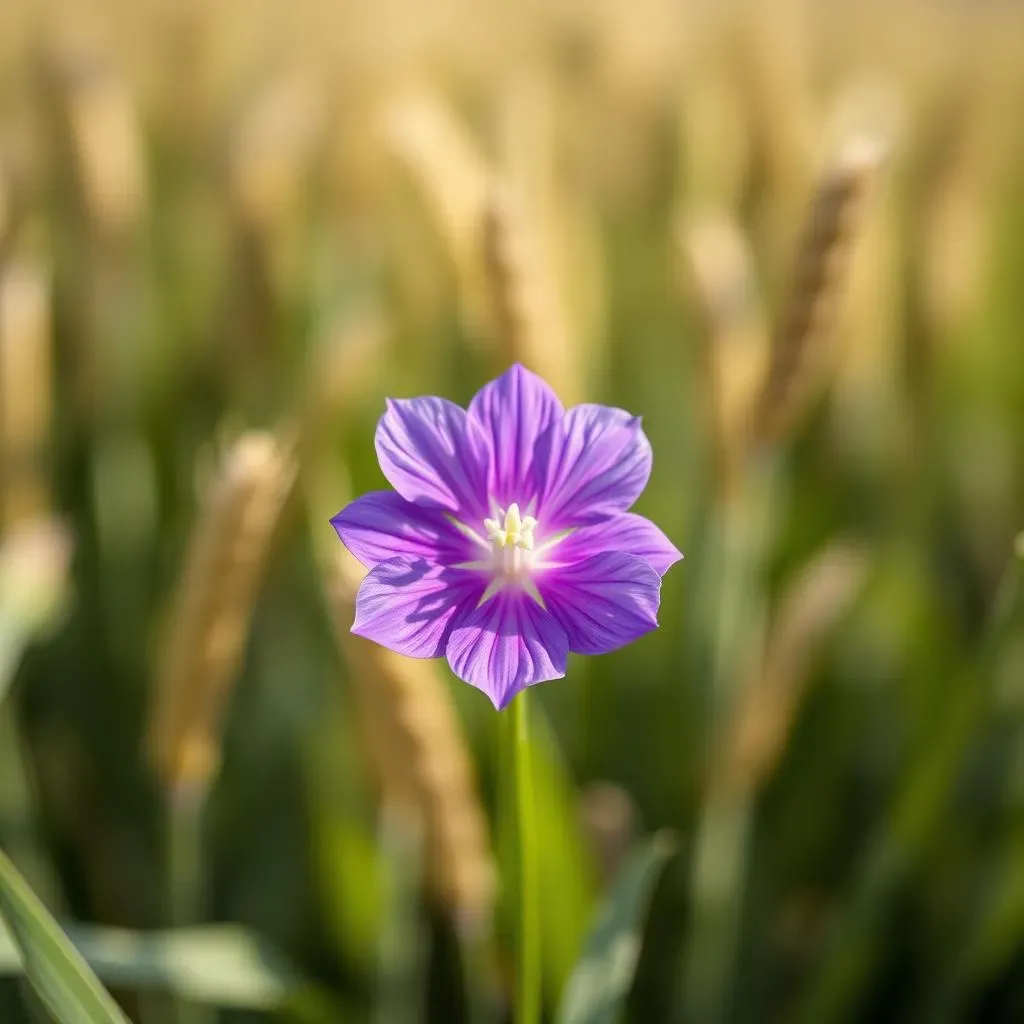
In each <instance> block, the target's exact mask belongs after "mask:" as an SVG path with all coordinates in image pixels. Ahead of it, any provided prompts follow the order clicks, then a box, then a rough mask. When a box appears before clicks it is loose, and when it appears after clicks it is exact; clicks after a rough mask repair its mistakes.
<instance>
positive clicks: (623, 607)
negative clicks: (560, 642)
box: [537, 551, 661, 654]
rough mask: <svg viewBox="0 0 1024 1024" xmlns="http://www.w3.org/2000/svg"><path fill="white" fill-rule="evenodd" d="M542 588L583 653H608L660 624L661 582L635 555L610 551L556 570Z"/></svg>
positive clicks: (573, 643)
mask: <svg viewBox="0 0 1024 1024" xmlns="http://www.w3.org/2000/svg"><path fill="white" fill-rule="evenodd" d="M537 585H538V587H539V588H540V592H541V595H542V596H543V598H544V603H545V604H546V605H547V607H548V609H549V611H550V612H551V614H552V615H553V616H554V617H555V618H556V619H557V620H558V621H559V622H560V623H561V625H562V628H563V629H564V630H565V631H566V633H567V634H568V636H569V649H570V650H572V651H576V652H577V653H578V654H607V653H608V652H609V651H614V650H616V649H617V648H619V647H623V646H625V645H626V644H628V643H632V641H634V640H636V639H637V638H639V637H641V636H643V635H644V634H645V633H649V632H650V631H651V630H652V629H654V628H656V627H657V625H658V604H659V602H660V600H661V577H660V576H659V575H658V574H657V573H656V572H655V571H654V569H652V568H651V566H650V565H649V564H648V563H647V562H645V561H643V560H642V559H640V558H637V557H636V556H635V555H627V554H624V553H623V552H621V551H608V552H605V553H604V554H601V555H595V556H594V557H593V558H588V559H587V560H586V561H584V562H578V563H576V564H575V565H571V566H563V567H561V568H558V569H551V570H549V571H548V572H546V573H544V574H543V576H540V577H538V580H537Z"/></svg>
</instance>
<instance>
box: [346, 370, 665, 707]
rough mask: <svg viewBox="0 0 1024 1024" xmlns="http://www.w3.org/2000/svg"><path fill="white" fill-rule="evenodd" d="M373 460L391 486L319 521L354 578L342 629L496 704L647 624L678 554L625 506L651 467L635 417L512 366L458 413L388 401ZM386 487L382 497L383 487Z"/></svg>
mask: <svg viewBox="0 0 1024 1024" xmlns="http://www.w3.org/2000/svg"><path fill="white" fill-rule="evenodd" d="M376 447H377V457H378V459H379V461H380V466H381V469H382V470H383V471H384V475H385V476H386V477H387V479H388V481H389V482H390V483H391V484H392V485H393V486H394V488H395V491H377V492H374V493H371V494H367V495H364V496H363V497H361V498H358V499H356V500H355V501H353V502H352V503H351V504H350V505H348V506H347V507H346V508H345V509H343V510H342V511H341V512H339V513H338V514H337V515H336V516H335V517H334V518H333V519H332V520H331V522H332V523H333V524H334V528H335V529H336V530H337V531H338V535H339V536H340V537H341V539H342V541H343V542H344V544H345V546H346V547H347V548H348V549H349V550H350V551H351V552H352V553H353V554H354V555H355V556H356V557H357V558H358V559H359V560H360V561H361V562H362V563H363V564H364V565H365V566H367V568H369V570H370V572H369V573H368V575H367V576H366V578H365V579H364V581H363V583H362V586H361V587H360V588H359V594H358V597H357V601H356V618H355V623H354V624H353V626H352V631H353V632H354V633H357V634H359V635H360V636H364V637H367V638H369V639H370V640H374V641H376V642H377V643H379V644H383V645H384V646H386V647H390V648H391V649H392V650H395V651H398V652H399V653H401V654H406V655H409V656H411V657H414V658H436V657H440V656H442V655H446V656H447V658H448V663H449V664H450V665H451V667H452V670H453V671H454V672H455V674H456V675H457V676H459V678H460V679H463V680H465V681H466V682H467V683H470V684H471V685H473V686H475V687H477V688H478V689H480V690H483V692H484V693H486V694H487V696H488V697H490V699H491V701H492V702H493V703H494V705H495V707H497V708H498V709H499V710H500V709H501V708H503V707H505V706H506V705H507V704H508V702H509V701H510V700H511V699H512V698H513V697H514V696H515V695H516V694H517V693H518V692H519V691H520V690H522V689H524V688H525V687H527V686H531V685H533V684H534V683H540V682H543V681H544V680H547V679H558V678H560V677H562V676H563V675H565V665H566V658H567V656H568V653H569V651H575V652H577V653H579V654H603V653H606V652H608V651H612V650H615V649H616V648H618V647H622V646H623V645H625V644H627V643H630V642H631V641H633V640H635V639H637V638H638V637H640V636H642V635H643V634H644V633H647V632H649V631H650V630H652V629H654V628H655V627H656V626H657V624H658V621H657V612H658V604H659V601H660V597H661V577H662V576H663V575H664V573H665V572H666V571H667V570H668V568H669V566H671V565H672V564H673V563H674V562H676V561H678V560H679V559H680V558H682V555H681V554H680V553H679V551H678V550H677V549H676V547H675V545H673V544H672V543H671V541H669V540H668V538H667V537H666V536H665V535H664V534H663V533H662V532H661V530H659V529H658V527H656V526H655V525H654V524H653V523H651V522H649V521H648V520H647V519H644V518H643V517H641V516H638V515H635V514H633V513H631V512H628V511H627V509H629V507H630V506H631V505H632V504H633V502H634V501H636V499H637V498H638V497H639V495H640V493H641V491H642V490H643V489H644V486H645V485H646V483H647V480H648V477H649V476H650V473H651V446H650V444H649V443H648V441H647V438H646V437H645V436H644V433H643V431H642V430H641V428H640V420H639V418H638V417H634V416H631V415H629V414H628V413H626V412H623V411H622V410H621V409H613V408H609V407H607V406H603V405H579V406H576V407H575V408H573V409H570V410H568V411H566V410H565V409H563V407H562V404H561V403H560V402H559V400H558V398H557V397H556V396H555V394H554V392H553V391H552V390H551V389H550V388H549V387H548V386H547V384H545V383H544V381H542V380H541V379H540V378H539V377H537V376H536V375H535V374H533V373H530V372H529V371H528V370H525V369H524V368H523V367H521V366H518V365H517V366H513V367H512V368H511V369H510V370H508V371H507V372H506V373H504V374H503V375H502V376H501V377H499V378H498V379H497V380H495V381H492V382H491V383H490V384H488V385H486V387H484V388H483V390H481V391H480V392H479V394H477V396H476V397H475V398H474V399H473V401H472V402H471V403H470V405H469V409H468V411H467V410H464V409H462V408H460V407H459V406H457V405H455V404H453V403H452V402H449V401H446V400H445V399H443V398H413V399H408V400H393V401H389V402H388V404H387V411H386V412H385V413H384V415H383V417H382V418H381V420H380V423H379V425H378V427H377V438H376ZM396 492H397V493H396Z"/></svg>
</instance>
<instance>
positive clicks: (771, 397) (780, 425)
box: [753, 137, 884, 444]
mask: <svg viewBox="0 0 1024 1024" xmlns="http://www.w3.org/2000/svg"><path fill="white" fill-rule="evenodd" d="M883 155H884V148H883V147H882V146H881V145H880V144H879V143H878V142H877V141H876V140H874V139H871V138H868V137H858V138H855V139H853V140H851V141H850V142H848V143H847V145H846V146H845V147H844V148H843V150H842V152H841V154H840V156H839V159H838V160H837V161H836V162H835V164H834V165H833V166H832V167H830V168H829V169H828V171H827V172H826V173H825V174H824V176H823V177H822V179H821V181H820V182H819V184H818V187H817V189H816V190H815V194H814V197H813V200H812V203H811V209H810V213H809V216H808V219H807V223H806V226H805V229H804V233H803V236H802V238H801V240H800V242H799V244H798V247H797V253H796V259H795V262H794V268H793V273H792V277H791V281H790V285H789V289H788V294H787V297H786V299H785V301H784V303H783V306H782V311H781V314H780V315H779V318H778V321H777V327H776V330H775V331H774V332H773V335H772V342H771V354H770V361H769V366H768V372H767V374H766V376H765V378H764V381H763V385H762V388H761V391H760V394H759V396H758V399H757V402H756V406H755V408H754V425H753V435H754V440H755V441H756V442H759V443H762V444H772V443H776V442H778V441H780V440H781V439H783V438H784V437H785V436H787V435H788V434H790V433H791V432H792V430H793V429H794V428H795V426H796V424H797V423H798V421H799V419H800V418H801V417H802V415H803V414H804V413H805V412H806V410H807V409H808V407H809V406H810V403H811V401H813V399H814V397H815V396H816V394H817V389H818V387H819V386H821V385H822V384H823V383H824V381H825V379H826V378H827V375H828V372H829V370H830V368H831V367H830V359H829V356H830V352H829V349H830V347H831V346H830V345H829V344H828V343H829V341H830V337H829V336H830V333H831V330H832V327H833V323H834V316H835V311H836V307H837V304H838V301H839V299H840V297H841V294H842V292H843V286H844V284H845V278H846V271H847V267H848V264H849V256H850V250H851V247H852V245H853V243H854V242H855V241H856V238H857V236H858V234H859V229H860V226H861V216H860V214H861V206H862V203H863V200H864V198H865V196H866V193H867V191H868V187H869V185H870V184H871V182H872V181H873V179H874V177H875V174H876V172H877V171H878V169H879V167H880V165H881V162H882V158H883Z"/></svg>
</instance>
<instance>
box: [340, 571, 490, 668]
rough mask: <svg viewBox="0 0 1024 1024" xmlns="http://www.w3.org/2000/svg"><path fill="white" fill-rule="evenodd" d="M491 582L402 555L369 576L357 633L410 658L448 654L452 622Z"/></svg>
mask: <svg viewBox="0 0 1024 1024" xmlns="http://www.w3.org/2000/svg"><path fill="white" fill-rule="evenodd" d="M485 585H486V580H484V579H483V577H482V576H480V575H478V574H476V573H471V572H465V571H463V570H459V569H450V568H448V567H446V566H441V565H431V564H430V563H429V562H426V561H424V560H423V559H421V558H410V557H409V556H407V555H400V556H398V557H397V558H389V559H388V560H387V561H386V562H381V563H380V564H379V565H377V566H375V567H374V568H373V569H371V570H370V572H369V573H368V574H367V576H366V578H365V579H364V580H363V582H362V584H361V585H360V587H359V593H358V594H357V595H356V620H355V622H354V623H353V624H352V632H353V633H356V634H357V635H359V636H364V637H366V638H367V639H368V640H374V641H376V642H377V643H379V644H383V646H385V647H389V648H391V650H393V651H397V652H398V653H399V654H406V655H408V656H409V657H410V658H439V657H440V656H441V655H442V654H444V651H445V647H446V646H447V643H448V634H449V633H450V632H451V625H452V622H453V620H454V619H455V618H456V616H457V615H458V613H460V612H468V611H470V610H472V609H473V608H474V607H475V606H476V603H477V601H479V600H480V597H481V595H482V594H483V591H484V586H485Z"/></svg>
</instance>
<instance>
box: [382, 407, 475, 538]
mask: <svg viewBox="0 0 1024 1024" xmlns="http://www.w3.org/2000/svg"><path fill="white" fill-rule="evenodd" d="M376 446H377V460H378V461H379V462H380V468H381V469H382V470H383V471H384V475H385V476H386V477H387V478H388V482H389V483H390V484H391V485H392V487H394V488H395V490H396V491H398V493H399V494H401V495H402V497H403V498H407V499H408V500H409V501H418V502H421V503H423V504H427V505H435V506H440V507H441V508H445V509H448V510H449V511H451V512H453V513H456V514H457V515H459V517H460V518H461V517H462V516H465V515H468V516H470V517H471V518H473V519H480V518H483V517H484V516H485V515H487V439H486V437H485V435H484V433H483V431H482V430H481V429H480V427H479V426H478V425H477V424H476V423H470V422H469V420H468V418H467V416H466V412H465V410H464V409H460V408H459V407H458V406H457V405H455V404H454V403H453V402H449V401H447V399H444V398H433V397H426V398H407V399H389V400H388V403H387V412H385V413H384V415H383V416H382V417H381V418H380V423H378V424H377V437H376Z"/></svg>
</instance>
